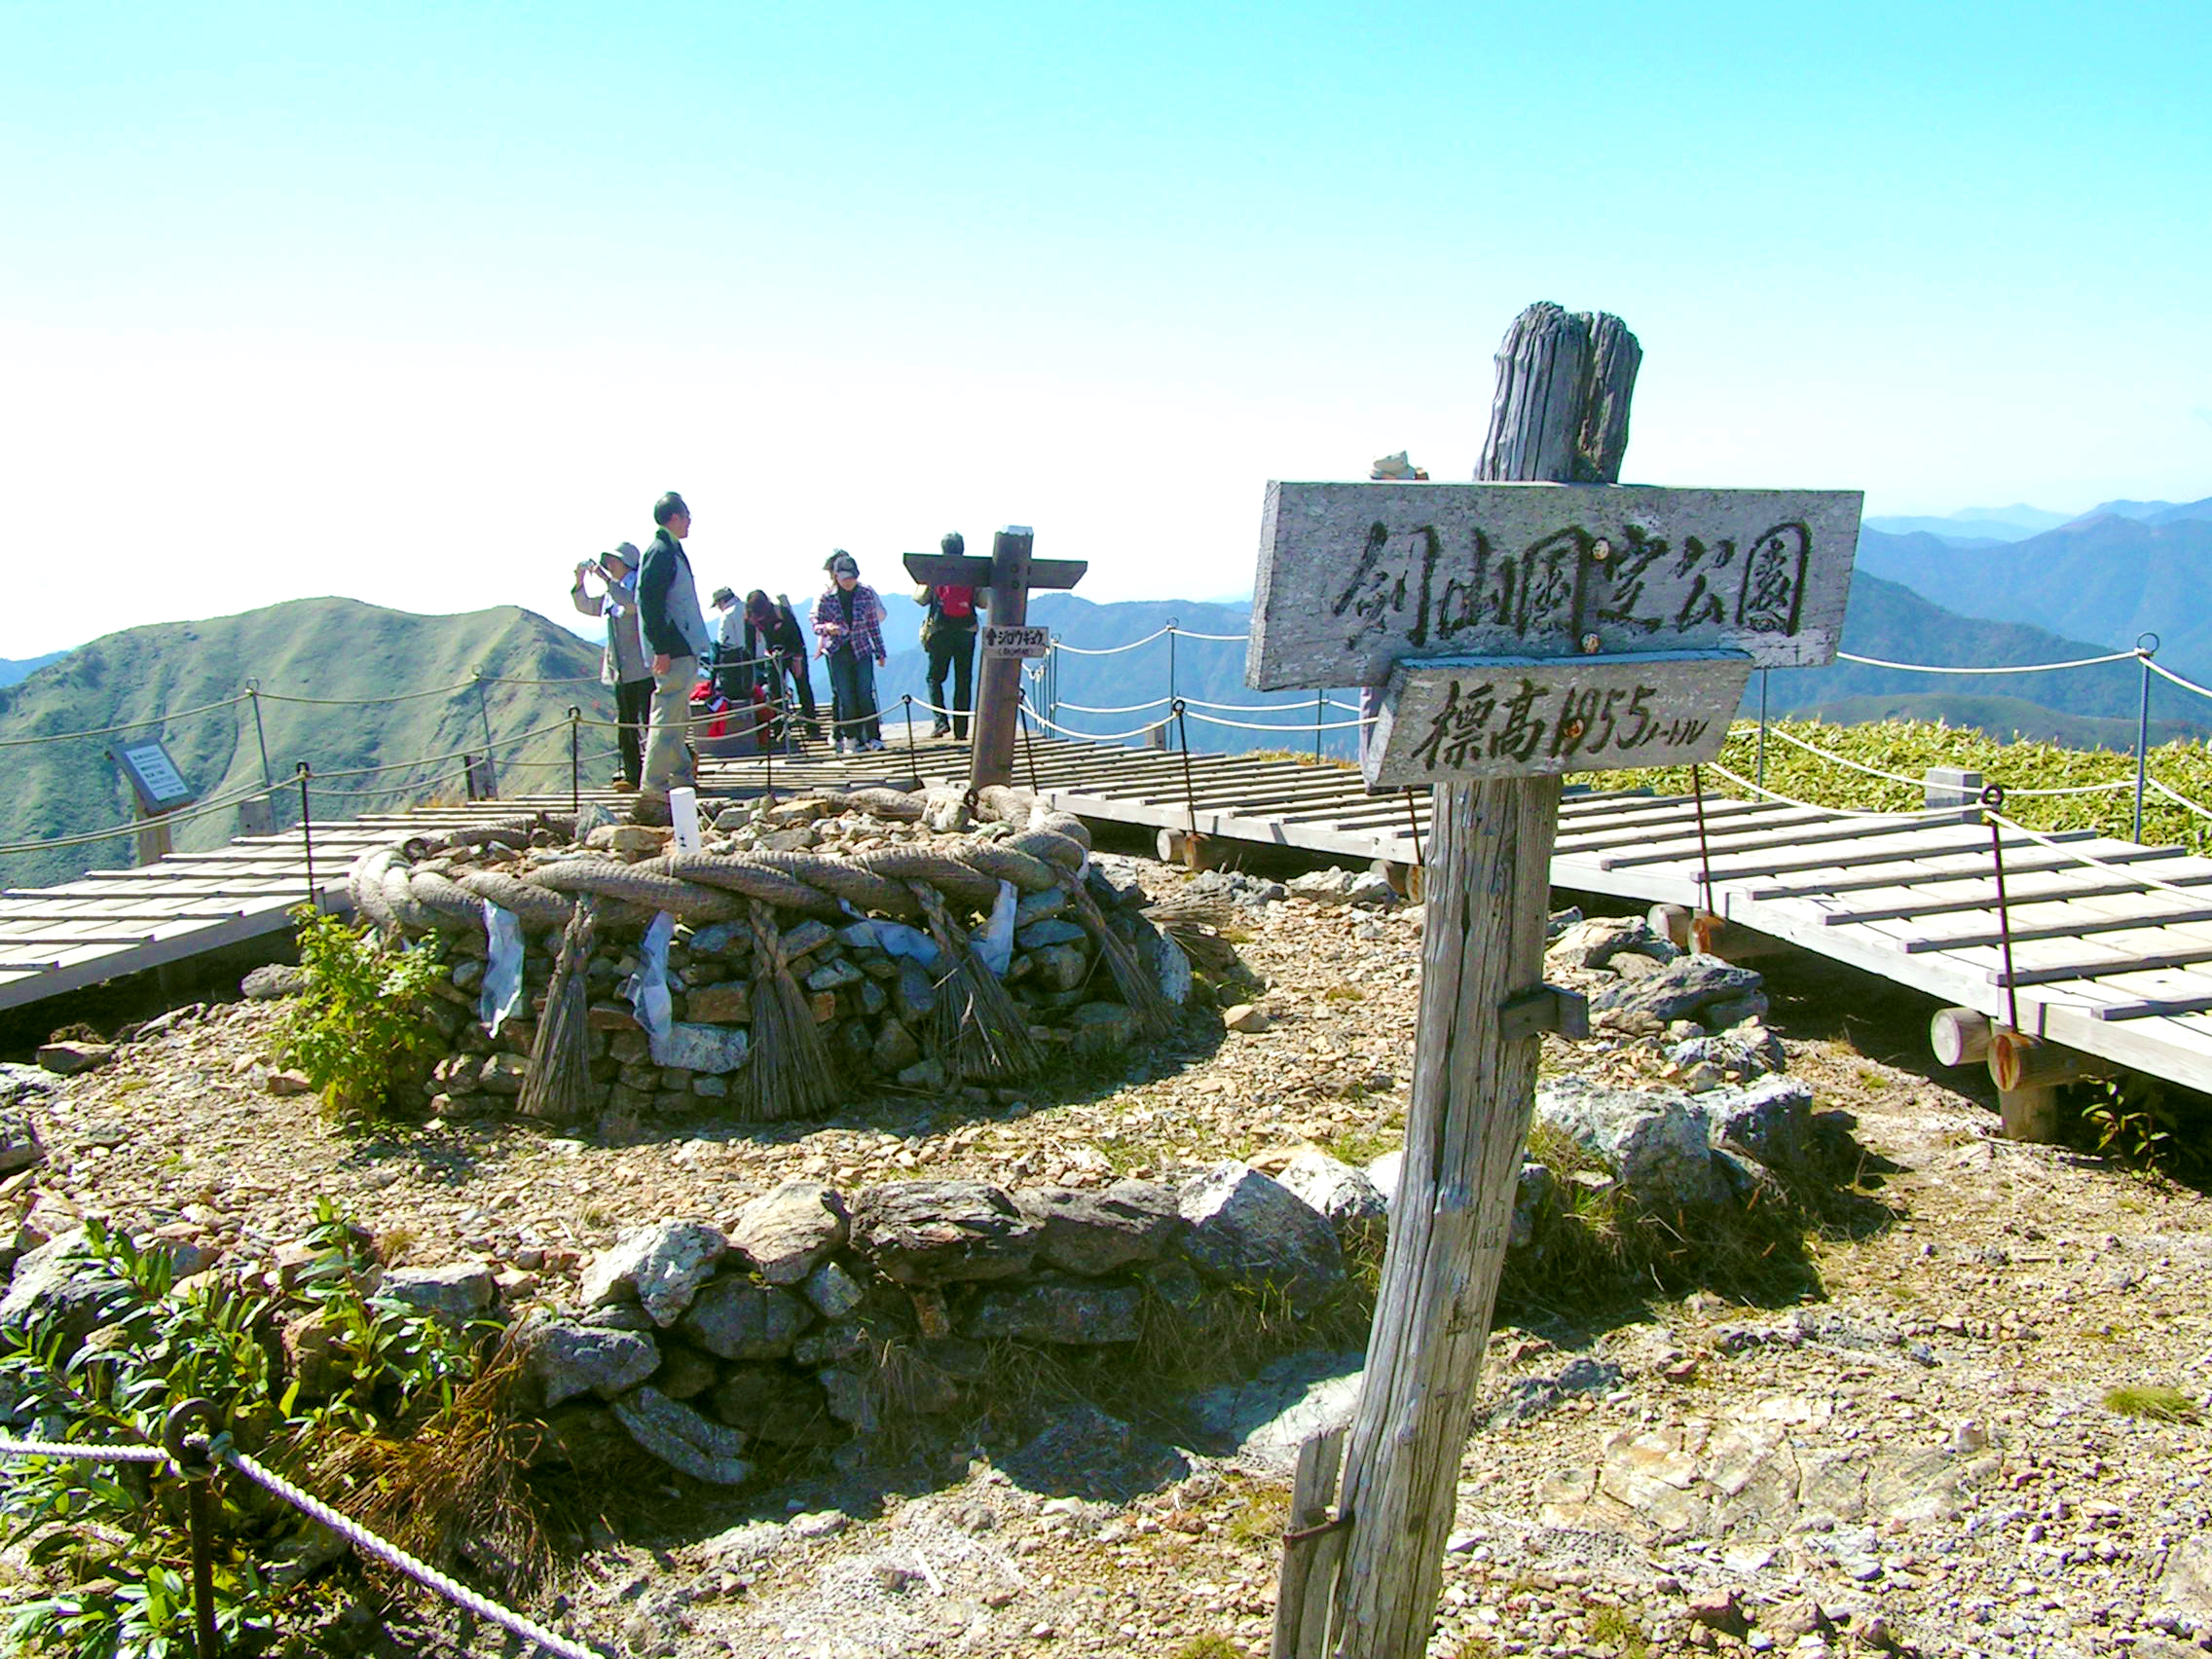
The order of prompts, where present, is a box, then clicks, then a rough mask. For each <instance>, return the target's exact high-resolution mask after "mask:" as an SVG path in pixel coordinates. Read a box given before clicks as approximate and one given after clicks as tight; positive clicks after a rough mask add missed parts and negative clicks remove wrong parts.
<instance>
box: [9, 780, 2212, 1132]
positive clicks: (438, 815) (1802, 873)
mask: <svg viewBox="0 0 2212 1659" xmlns="http://www.w3.org/2000/svg"><path fill="white" fill-rule="evenodd" d="M965 766H966V752H965V748H964V746H959V745H954V744H952V743H950V742H943V741H940V742H928V741H923V742H918V743H917V744H916V745H914V747H913V748H912V750H911V751H909V750H908V749H907V748H906V747H905V746H904V745H903V744H902V745H899V746H897V747H894V748H893V749H891V750H888V751H885V752H884V753H881V754H877V755H869V756H850V757H844V758H838V757H833V756H807V757H796V758H793V757H779V758H778V759H776V760H775V761H774V762H773V765H772V768H766V767H763V766H762V764H761V762H759V761H757V760H709V761H708V762H706V763H705V768H704V779H703V782H704V784H705V787H706V789H707V791H708V792H709V793H715V794H753V793H759V792H760V791H761V790H762V789H763V788H764V787H765V785H766V783H767V781H768V774H769V772H770V771H771V770H772V773H773V782H774V786H775V789H776V790H777V792H778V793H783V792H785V791H787V790H800V789H809V788H816V787H821V786H828V785H844V784H853V783H859V782H864V781H871V780H874V781H880V780H885V779H893V778H904V777H911V776H914V775H917V774H918V775H920V776H921V777H922V778H924V779H926V780H928V781H931V782H942V781H946V780H948V779H953V778H957V777H959V776H961V775H962V774H963V773H964V772H965ZM1014 769H1015V777H1016V779H1017V781H1019V782H1021V783H1024V784H1031V783H1033V784H1034V785H1035V786H1036V787H1037V788H1038V789H1039V790H1040V791H1042V793H1045V794H1046V795H1047V796H1048V797H1050V798H1051V800H1052V801H1053V802H1054V803H1055V804H1057V805H1060V806H1063V807H1065V808H1067V809H1068V810H1069V811H1072V812H1075V813H1077V814H1079V815H1081V816H1083V817H1085V818H1087V819H1090V820H1093V821H1096V822H1100V823H1112V824H1121V825H1125V826H1130V827H1134V828H1140V829H1149V830H1188V829H1190V828H1192V827H1193V826H1194V824H1195V826H1196V828H1197V829H1198V831H1199V833H1201V834H1202V835H1206V836H1210V837H1213V838H1215V839H1216V840H1218V841H1224V842H1245V843H1252V844H1256V845H1260V846H1271V847H1279V848H1284V849H1289V850H1295V851H1298V852H1303V853H1309V854H1314V855H1318V856H1322V857H1326V858H1332V859H1338V860H1354V861H1360V862H1365V861H1368V860H1372V859H1386V860H1389V861H1392V862H1395V863H1399V864H1412V863H1414V862H1416V856H1417V855H1416V850H1415V849H1416V847H1417V844H1424V843H1425V838H1426V836H1427V834H1428V812H1429V803H1428V796H1427V793H1426V792H1415V793H1412V794H1411V795H1408V794H1405V793H1399V794H1391V795H1382V796H1373V795H1369V794H1368V793H1365V790H1364V789H1363V787H1362V785H1361V783H1360V780H1359V777H1358V775H1357V774H1356V773H1355V772H1352V771H1350V770H1347V769H1346V768H1344V767H1341V766H1334V765H1324V766H1309V765H1304V764H1301V763H1299V762H1297V761H1295V760H1289V759H1282V758H1258V757H1254V756H1222V755H1192V756H1189V757H1188V760H1187V761H1186V758H1185V756H1181V755H1173V754H1161V753H1159V752H1157V751H1151V750H1138V749H1112V748H1103V747H1099V746H1096V745H1091V744H1086V743H1079V742H1067V741H1060V740H1051V741H1039V742H1036V743H1035V744H1034V745H1030V744H1027V743H1025V744H1024V745H1023V747H1022V749H1021V751H1020V752H1018V753H1017V755H1016V756H1015V766H1014ZM584 794H585V798H587V799H595V800H599V801H601V802H603V803H605V804H607V805H608V806H610V807H613V808H615V809H617V810H619V808H620V805H621V803H622V801H623V798H624V797H622V796H619V795H615V794H611V793H608V792H605V791H586V792H584ZM568 805H569V795H568V793H567V792H565V791H564V792H562V793H559V794H558V795H554V794H541V795H531V796H525V797H522V798H519V799H515V800H506V801H483V802H477V803H473V804H470V805H467V806H439V807H421V808H416V809H413V810H410V811H405V812H391V813H381V814H374V815H369V816H364V817H361V818H356V819H352V820H349V821H346V822H343V823H338V822H333V823H329V824H317V825H316V826H315V830H314V857H315V872H314V873H315V886H316V889H317V891H318V892H319V893H320V895H321V896H322V899H323V902H324V903H326V904H343V903H345V893H344V880H345V871H346V866H348V864H350V861H351V859H352V858H353V857H354V856H355V855H356V854H357V853H358V852H360V851H361V850H363V849H365V848H367V847H370V846H374V845H378V844H381V843H382V842H384V841H386V840H387V839H389V838H390V837H391V836H392V835H393V834H394V833H403V832H406V831H409V830H427V829H433V828H449V827H452V826H454V825H457V824H464V823H482V822H487V821H490V820H494V819H498V818H502V817H507V816H511V815H513V814H514V813H516V812H519V811H525V810H529V809H532V808H539V807H542V808H545V809H547V810H566V808H567V807H568ZM1974 816H1975V815H1974V814H1973V813H1972V812H1971V811H1950V812H1935V813H1922V814H1913V815H1909V816H1905V815H1886V816H1883V815H1872V814H1854V813H1846V812H1836V811H1830V810H1828V809H1825V808H1819V807H1800V806H1794V805H1790V804H1788V803H1787V802H1780V801H1772V800H1761V801H1739V800H1723V799H1716V798H1709V799H1708V800H1707V802H1706V813H1705V818H1706V824H1705V856H1706V857H1709V858H1710V860H1711V868H1712V875H1713V897H1712V905H1711V907H1712V908H1713V909H1714V910H1715V911H1717V912H1718V913H1719V914H1721V915H1722V916H1724V917H1726V918H1727V919H1728V920H1729V921H1730V922H1732V923H1735V924H1738V925H1740V926H1744V927H1748V928H1751V929H1754V930H1756V931H1757V932H1759V933H1763V934H1767V935H1771V936H1772V937H1774V938H1777V939H1782V940H1788V941H1789V942H1791V943H1793V944H1796V945H1800V946H1802V947H1804V948H1805V949H1808V950H1814V951H1818V952H1820V953H1821V954H1823V955H1825V956H1828V957H1831V958H1833V959H1835V960H1837V961H1840V962H1845V963H1849V964H1851V965H1852V966H1854V967H1857V968H1862V969H1864V970H1866V971H1868V972H1870V973H1874V974H1878V975H1880V976H1882V977H1885V978H1888V979H1892V980H1895V981H1896V982H1898V983H1899V984H1903V985H1908V986H1911V987H1912V988H1914V989H1916V990H1920V991H1923V992H1926V993H1927V994H1928V995H1930V996H1933V997H1936V998H1938V999H1940V1000H1941V1001H1943V1002H1945V1003H1949V1004H1954V1005H1957V1006H1959V1007H1963V1008H1973V1009H1977V1010H1979V1011H1981V1012H1982V1013H1984V1014H1991V1015H1993V1016H1995V1017H1997V1018H2000V1019H2002V1018H2005V1017H2006V1016H2007V1014H2008V986H2007V984H2006V982H2005V974H2004V965H2003V953H2002V949H2001V945H2000V936H1999V933H1998V930H1997V918H1996V882H1995V879H1994V876H1993V873H1992V870H1991V864H1990V840H1989V831H1988V830H1986V829H1984V828H1982V827H1981V826H1980V825H1979V824H1977V823H1975V822H1974V821H1973V819H1974ZM2049 839H2051V840H2054V841H2057V842H2059V843H2060V845H2059V846H2057V847H2046V846H2044V845H2041V844H2039V843H2037V842H2034V841H2031V840H2029V839H2027V838H2025V837H2023V836H2019V835H2016V834H2012V833H2009V832H2008V834H2007V835H2006V837H2005V860H2006V876H2007V882H2008V889H2009V900H2010V903H2011V921H2012V937H2013V968H2014V972H2013V976H2012V981H2013V982H2012V985H2011V987H2010V990H2011V992H2012V993H2013V994H2015V995H2016V996H2017V998H2018V1002H2019V1017H2020V1024H2021V1026H2022V1027H2023V1028H2024V1029H2026V1030H2028V1031H2031V1032H2034V1033H2036V1034H2037V1035H2040V1036H2043V1037H2046V1038H2047V1039H2048V1040H2050V1041H2052V1042H2055V1043H2060V1044H2064V1045H2065V1046H2066V1047H2068V1048H2072V1049H2078V1050H2081V1051H2084V1052H2087V1053H2092V1054H2097V1055H2100V1056H2102V1057H2105V1058H2107V1059H2111V1060H2114V1061H2117V1062H2118V1063H2120V1064H2121V1065H2125V1066H2129V1067H2132V1068H2135V1069H2137V1070H2140V1071H2144V1072H2148V1073H2151V1074H2152V1075H2154V1076H2157V1077H2163V1078H2167V1079H2170V1080H2171V1081H2173V1082H2176V1083H2179V1084H2183V1085H2185V1086H2187V1087H2189V1088H2196V1089H2201V1090H2205V1091H2208V1092H2212V860H2205V859H2199V858H2194V857H2190V856H2188V855H2185V854H2183V853H2182V852H2180V851H2179V850H2178V849H2175V848H2169V847H2139V846H2136V845H2134V844H2133V843H2131V842H2124V841H2116V840H2110V839H2105V838H2101V837H2096V836H2092V835H2088V834H2086V833H2083V832H2073V833H2069V834H2065V835H2058V836H2052V837H2049ZM2084 856H2085V857H2087V858H2091V859H2094V860H2096V861H2097V866H2090V865H2085V864H2083V863H2082V862H2081V860H2082V858H2083V857H2084ZM2099 866H2102V867H2099ZM1700 869H1701V854H1700V845H1699V834H1698V823H1697V808H1696V803H1695V802H1694V801H1692V800H1690V799H1688V798H1686V797H1659V796H1652V795H1644V794H1633V793H1615V794H1569V795H1568V796H1567V798H1566V799H1565V801H1564V802H1563V803H1562V806H1561V810H1560V830H1559V842H1558V846H1557V849H1556V853H1555V856H1554V858H1553V861H1552V881H1553V884H1554V886H1556V887H1559V888H1564V889H1567V890H1570V891H1573V892H1579V893H1590V894H1599V895H1604V896H1605V897H1608V898H1613V899H1622V900H1631V901H1636V902H1640V903H1679V904H1688V905H1695V904H1696V903H1698V902H1699V899H1700V883H1699V874H1700ZM2137 872H2140V874H2141V875H2143V876H2146V877H2149V878H2150V879H2151V880H2155V881H2157V883H2159V884H2161V885H2160V887H2151V886H2147V885H2144V884H2143V883H2142V882H2141V881H2139V880H2136V879H2133V877H2134V876H2135V874H2136V873H2137ZM2162 889H2171V890H2172V891H2165V890H2162ZM2199 894H2201V896H2202V897H2201V900H2199V898H2198V897H2197V896H2198V895H2199ZM307 895H308V886H307V872H306V869H305V866H304V862H303V858H302V849H301V841H300V836H299V832H298V831H297V830H292V831H289V832H287V833H285V834H280V835H272V836H261V837H249V838H241V839H240V840H236V841H233V842H232V843H231V844H230V845H229V846H227V847H224V848H222V849H219V850H217V851H214V852H208V853H180V854H175V855H172V856H171V857H169V858H167V859H165V860H163V861H162V862H161V863H160V864H158V865H155V866H149V867H147V868H144V869H135V870H95V871H93V872H92V873H91V874H89V875H88V876H86V877H85V878H84V879H83V880H81V881H75V882H70V883H68V884H66V885H65V886H61V887H54V888H43V889H31V890H22V889H9V890H7V891H5V892H0V1008H5V1007H12V1006H17V1005H19V1004H23V1003H27V1002H32V1001H36V1000H39V999H41V998H44V997H49V996H55V995H58V994H61V993H63V992H66V991H70V990H74V989H77V988H78V987H80V986H83V985H88V984H93V983H97V982H99V981H101V980H104V979H109V978H113V977H118V976H120V975H124V974H129V973H135V972H139V971H141V970H144V969H148V968H154V967H158V966H160V965H161V964H163V963H166V962H175V961H180V960H183V959H185V958H188V957H191V956H195V955H198V954H200V953H202V952H204V951H209V950H214V949H217V948H220V947H222V946H224V945H228V944H233V943H237V942H239V941H240V940H247V939H252V938H255V937H257V936H260V935H264V934H272V933H276V932H279V931H281V930H282V929H283V928H285V927H286V926H288V925H289V924H288V920H287V916H288V912H289V910H290V909H291V907H292V906H293V905H295V904H297V903H300V902H301V901H303V900H304V899H305V898H306V897H307Z"/></svg>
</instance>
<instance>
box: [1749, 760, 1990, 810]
mask: <svg viewBox="0 0 2212 1659" xmlns="http://www.w3.org/2000/svg"><path fill="white" fill-rule="evenodd" d="M1705 764H1706V767H1707V769H1708V770H1711V771H1714V772H1717V773H1719V774H1720V776H1722V777H1723V778H1726V779H1727V780H1728V781H1729V782H1730V783H1732V784H1734V785H1735V786H1736V787H1737V788H1738V789H1746V790H1750V791H1751V793H1753V794H1755V795H1763V796H1764V797H1765V798H1766V799H1768V800H1775V801H1780V802H1781V803H1782V804H1783V805H1784V806H1796V807H1802V808H1804V810H1805V811H1807V812H1834V813H1840V814H1841V815H1842V816H1844V817H1845V818H1919V817H1923V816H1925V815H1927V814H1929V813H1937V812H1941V813H1956V812H1957V811H1958V808H1956V807H1948V806H1924V807H1921V808H1920V809H1919V810H1918V811H1914V812H1866V811H1862V810H1861V809H1860V808H1858V807H1855V806H1823V805H1821V804H1820V803H1819V802H1818V801H1810V800H1799V799H1798V798H1797V797H1796V796H1795V795H1786V794H1783V793H1780V792H1779V791H1776V790H1770V789H1766V788H1763V787H1762V786H1760V785H1758V784H1754V783H1752V782H1751V779H1749V778H1742V777H1738V776H1737V775H1736V774H1735V773H1734V772H1731V771H1729V770H1728V768H1727V767H1725V766H1723V765H1721V764H1720V762H1719V761H1717V760H1708V761H1707V762H1705Z"/></svg>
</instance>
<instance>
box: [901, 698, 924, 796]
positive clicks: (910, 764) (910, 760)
mask: <svg viewBox="0 0 2212 1659" xmlns="http://www.w3.org/2000/svg"><path fill="white" fill-rule="evenodd" d="M899 701H900V702H901V703H902V704H903V706H904V707H905V710H906V766H907V769H908V770H910V771H911V772H912V773H913V774H914V776H915V777H917V778H918V777H920V776H921V775H922V763H921V762H920V761H919V760H917V759H915V758H914V694H913V693H912V692H911V691H908V692H905V693H903V695H902V696H901V697H900V699H899Z"/></svg>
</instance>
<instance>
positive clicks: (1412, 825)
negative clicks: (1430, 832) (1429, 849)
mask: <svg viewBox="0 0 2212 1659" xmlns="http://www.w3.org/2000/svg"><path fill="white" fill-rule="evenodd" d="M1406 828H1407V829H1409V830H1412V831H1413V832H1414V863H1415V864H1417V865H1421V866H1426V865H1427V863H1428V860H1427V859H1426V858H1425V857H1423V856H1422V854H1421V850H1420V816H1419V813H1417V812H1416V811H1415V810H1414V791H1413V786H1412V785H1411V784H1408V785H1407V786H1406Z"/></svg>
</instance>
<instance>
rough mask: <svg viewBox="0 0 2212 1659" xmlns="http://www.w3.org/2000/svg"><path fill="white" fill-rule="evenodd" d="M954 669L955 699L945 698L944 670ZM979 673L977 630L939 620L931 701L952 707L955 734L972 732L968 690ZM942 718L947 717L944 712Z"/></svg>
mask: <svg viewBox="0 0 2212 1659" xmlns="http://www.w3.org/2000/svg"><path fill="white" fill-rule="evenodd" d="M948 668H949V669H951V670H952V701H951V702H949V703H947V702H946V701H945V700H944V671H945V670H946V669H948ZM975 674H976V630H975V629H973V628H947V627H946V626H944V624H943V623H941V622H940V623H939V624H938V626H937V631H936V632H935V633H933V634H931V635H930V701H931V702H932V703H934V704H936V705H937V706H938V707H939V708H940V709H950V710H951V711H952V735H953V736H954V737H966V736H967V735H968V693H969V685H970V682H971V681H972V680H973V679H974V678H975ZM938 719H944V717H943V716H942V715H940V716H939V717H938Z"/></svg>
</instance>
